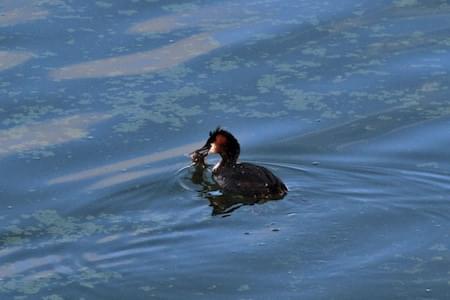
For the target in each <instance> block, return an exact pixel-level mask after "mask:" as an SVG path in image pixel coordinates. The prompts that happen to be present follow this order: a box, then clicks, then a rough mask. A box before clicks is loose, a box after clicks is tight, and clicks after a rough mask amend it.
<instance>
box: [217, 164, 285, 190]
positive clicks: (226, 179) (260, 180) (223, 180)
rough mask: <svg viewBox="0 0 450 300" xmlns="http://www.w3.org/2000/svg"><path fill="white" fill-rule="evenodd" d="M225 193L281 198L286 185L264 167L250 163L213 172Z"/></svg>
mask: <svg viewBox="0 0 450 300" xmlns="http://www.w3.org/2000/svg"><path fill="white" fill-rule="evenodd" d="M214 177H215V179H216V181H217V183H218V184H219V185H220V186H221V188H222V189H223V191H224V192H225V193H230V194H237V195H242V196H252V197H262V198H282V197H283V196H284V195H285V194H286V192H287V188H286V185H285V184H284V183H283V182H282V181H281V180H280V179H279V178H278V177H277V176H275V175H274V174H273V173H272V172H271V171H270V170H268V169H267V168H265V167H262V166H258V165H254V164H251V163H238V164H234V165H233V166H228V167H225V168H223V169H222V170H220V172H218V173H217V174H215V176H214Z"/></svg>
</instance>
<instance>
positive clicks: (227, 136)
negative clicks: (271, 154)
mask: <svg viewBox="0 0 450 300" xmlns="http://www.w3.org/2000/svg"><path fill="white" fill-rule="evenodd" d="M209 153H217V154H219V155H220V156H221V160H220V161H219V162H218V163H217V164H216V165H215V166H214V168H213V169H212V174H213V178H214V180H215V181H216V182H217V184H218V186H219V187H220V188H221V190H222V192H223V193H224V194H231V195H238V196H244V197H253V198H265V199H269V198H270V199H281V198H283V197H284V195H286V193H287V191H288V189H287V187H286V185H285V184H284V183H283V182H282V181H281V180H280V179H279V178H278V177H277V176H275V175H274V174H273V173H272V172H271V171H269V170H268V169H267V168H265V167H261V166H257V165H254V164H251V163H245V162H243V163H240V162H238V158H239V154H240V146H239V142H238V141H237V139H236V138H235V137H234V136H233V135H232V134H231V133H230V132H228V131H226V130H224V129H222V128H220V127H217V128H216V130H214V131H212V132H210V133H209V138H208V140H207V141H206V144H205V145H204V146H203V147H202V148H200V149H198V150H195V151H194V152H192V153H191V158H192V161H193V163H194V165H196V166H200V167H205V166H206V164H205V161H204V160H205V157H206V156H207V155H208V154H209Z"/></svg>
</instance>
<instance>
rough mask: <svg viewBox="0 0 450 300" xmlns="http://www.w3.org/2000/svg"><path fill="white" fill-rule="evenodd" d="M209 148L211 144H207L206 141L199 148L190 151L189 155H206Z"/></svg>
mask: <svg viewBox="0 0 450 300" xmlns="http://www.w3.org/2000/svg"><path fill="white" fill-rule="evenodd" d="M209 148H211V145H209V144H208V143H206V144H205V145H204V146H203V147H201V148H200V149H197V150H195V151H194V152H191V153H190V155H191V157H192V156H193V155H194V154H197V155H198V154H200V155H201V156H207V155H208V152H209Z"/></svg>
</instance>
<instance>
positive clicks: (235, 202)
mask: <svg viewBox="0 0 450 300" xmlns="http://www.w3.org/2000/svg"><path fill="white" fill-rule="evenodd" d="M191 171H192V173H191V175H190V180H191V181H192V183H193V184H195V185H197V186H200V190H199V193H200V195H201V196H202V197H204V198H206V199H208V201H209V205H210V206H211V207H212V215H213V216H215V215H221V216H223V217H226V216H229V215H230V214H231V213H232V212H233V211H235V210H236V209H238V208H240V207H241V206H244V205H253V204H256V203H258V204H260V203H264V202H267V201H268V200H270V199H260V198H253V197H243V196H239V195H226V194H225V195H224V194H222V192H221V191H220V188H219V185H218V184H217V183H216V182H214V180H213V179H212V176H211V170H210V168H209V167H208V165H206V164H198V165H195V164H194V165H192V166H191Z"/></svg>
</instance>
